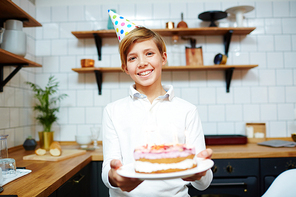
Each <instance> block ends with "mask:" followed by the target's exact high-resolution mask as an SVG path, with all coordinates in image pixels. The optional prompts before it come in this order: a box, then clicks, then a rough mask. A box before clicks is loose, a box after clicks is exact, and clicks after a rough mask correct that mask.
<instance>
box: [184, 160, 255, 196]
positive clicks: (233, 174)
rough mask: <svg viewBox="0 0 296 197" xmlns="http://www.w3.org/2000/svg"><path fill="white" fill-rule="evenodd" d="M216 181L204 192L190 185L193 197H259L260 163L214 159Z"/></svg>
mask: <svg viewBox="0 0 296 197" xmlns="http://www.w3.org/2000/svg"><path fill="white" fill-rule="evenodd" d="M214 163H215V164H214V166H213V168H212V171H213V175H214V179H213V181H212V183H211V185H210V186H209V188H207V189H206V190H204V191H198V190H197V189H195V188H194V187H193V186H191V185H188V188H189V195H190V196H191V197H208V196H215V197H250V196H252V197H258V196H259V171H258V169H259V161H258V160H257V159H227V160H225V159H214Z"/></svg>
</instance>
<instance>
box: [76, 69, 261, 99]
mask: <svg viewBox="0 0 296 197" xmlns="http://www.w3.org/2000/svg"><path fill="white" fill-rule="evenodd" d="M257 66H258V65H255V64H254V65H209V66H165V67H163V68H162V70H163V71H193V70H196V71H202V70H224V72H225V82H226V92H229V87H230V83H231V79H232V73H233V71H234V69H238V70H242V69H251V68H255V67H257ZM72 70H73V71H75V72H77V73H93V72H94V73H95V75H96V79H97V84H98V89H99V95H101V94H102V73H107V72H123V71H122V69H121V68H120V67H92V68H72Z"/></svg>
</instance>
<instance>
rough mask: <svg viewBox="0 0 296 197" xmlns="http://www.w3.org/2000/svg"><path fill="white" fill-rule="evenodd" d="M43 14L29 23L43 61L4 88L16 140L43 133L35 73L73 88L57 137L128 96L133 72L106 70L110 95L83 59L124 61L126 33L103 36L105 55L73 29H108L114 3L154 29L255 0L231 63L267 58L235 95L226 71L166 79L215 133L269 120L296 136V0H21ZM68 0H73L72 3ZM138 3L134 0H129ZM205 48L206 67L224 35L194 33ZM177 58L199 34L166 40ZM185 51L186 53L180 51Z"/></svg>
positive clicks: (236, 86)
mask: <svg viewBox="0 0 296 197" xmlns="http://www.w3.org/2000/svg"><path fill="white" fill-rule="evenodd" d="M14 2H15V3H17V4H18V5H19V6H20V7H22V8H23V9H24V10H25V11H27V12H28V13H29V14H30V15H32V16H33V17H35V18H36V19H37V21H38V22H40V23H42V27H36V28H24V31H25V32H26V33H27V35H28V47H27V49H28V50H27V51H28V54H27V55H26V58H28V59H31V60H33V61H36V62H38V63H40V64H42V65H43V67H42V68H23V69H22V70H21V71H20V72H19V73H18V74H17V75H16V76H15V77H14V78H13V79H12V80H11V81H10V82H9V83H8V84H7V85H6V86H5V87H4V92H3V93H0V132H1V133H6V134H9V137H8V139H9V142H8V143H9V147H12V146H16V145H20V144H22V143H23V141H24V140H25V138H26V137H27V136H28V135H33V136H34V137H35V138H36V139H37V140H38V136H37V131H41V130H42V127H41V126H40V125H38V124H36V121H35V119H34V111H33V108H32V106H33V105H34V100H33V93H32V91H31V90H30V89H29V88H28V86H26V85H25V83H24V82H25V81H31V82H36V83H38V84H39V85H41V86H44V85H45V84H46V83H47V80H48V77H49V76H50V75H55V76H56V78H57V79H58V80H59V81H60V90H61V92H62V93H66V94H68V95H69V97H67V98H66V99H64V100H63V101H62V103H61V108H60V112H59V115H58V116H59V120H58V122H57V123H55V124H54V127H53V130H54V131H55V140H61V141H73V140H75V137H74V136H75V135H76V134H79V133H90V127H91V126H93V125H101V118H102V112H103V109H104V107H105V106H106V104H107V103H109V102H112V101H115V100H117V99H119V98H122V97H125V96H127V95H128V87H129V86H130V85H131V84H132V80H131V79H130V78H129V76H128V75H126V74H125V73H120V72H119V73H104V74H103V86H102V95H98V89H97V84H96V79H95V76H94V74H92V73H91V74H78V73H76V72H73V71H72V70H71V69H72V68H78V67H80V59H82V58H93V59H95V61H96V62H95V66H96V67H119V66H120V58H119V54H118V41H117V39H116V38H108V39H103V47H102V61H98V56H97V50H96V47H95V43H94V40H93V39H77V38H76V37H74V36H73V35H72V34H71V31H81V30H98V29H106V28H107V22H108V14H107V10H108V9H110V8H112V9H115V10H116V11H117V13H119V14H121V15H124V16H126V17H127V18H129V19H131V20H132V21H133V22H135V23H137V24H139V25H144V26H146V27H149V28H165V23H166V22H167V21H173V22H175V25H176V24H177V23H178V22H180V20H181V17H180V15H181V12H183V13H184V21H186V22H187V24H188V26H189V27H191V28H193V27H206V26H208V25H209V23H207V22H203V21H201V20H199V19H198V18H197V16H198V14H199V13H201V12H204V11H208V10H226V9H227V8H229V7H232V6H237V5H252V6H254V7H255V9H254V10H253V11H252V12H249V13H246V14H245V20H244V26H247V27H256V29H255V30H254V31H253V32H252V33H251V34H248V35H242V36H237V35H233V36H232V42H231V44H230V50H229V58H228V62H227V64H258V65H259V67H257V68H254V69H250V70H242V71H238V70H235V71H234V73H233V80H232V82H231V86H230V92H229V93H226V87H225V80H224V72H223V71H191V72H187V71H179V72H164V73H163V77H162V79H163V84H172V85H174V88H175V90H176V95H177V96H179V97H181V98H183V99H185V100H188V101H189V102H191V103H193V104H195V105H196V106H197V107H198V110H199V113H200V116H201V119H202V123H203V128H204V133H205V134H244V133H245V123H246V122H265V123H266V125H267V136H268V137H288V136H290V133H291V132H296V120H295V119H294V118H295V114H294V108H296V63H295V60H294V59H295V57H296V2H295V1H261V0H259V1H253V2H249V1H244V2H240V1H238V2H234V1H223V2H222V1H221V2H215V3H213V2H206V3H204V2H202V1H196V2H192V1H189V0H188V2H186V1H181V0H180V1H174V2H173V3H169V1H162V2H157V1H152V3H134V1H132V0H130V1H125V4H120V3H113V4H111V3H108V4H106V3H101V4H100V3H97V4H95V2H96V1H91V2H92V3H85V4H84V5H83V4H82V2H84V1H74V2H75V3H73V4H71V5H66V4H63V3H59V4H56V5H54V4H53V2H57V1H51V2H50V1H40V2H42V3H39V4H38V2H39V1H38V0H36V6H35V5H33V4H32V3H31V2H30V1H28V0H14ZM65 2H67V1H65ZM77 2H80V4H79V3H77ZM126 2H129V3H126ZM217 24H219V26H220V27H229V26H230V27H231V26H236V23H235V20H234V19H231V18H228V19H222V20H219V21H217ZM192 37H194V38H195V39H196V40H197V46H202V49H203V58H204V64H205V65H212V64H213V58H214V56H215V55H216V54H217V53H223V52H224V46H223V37H222V36H192ZM164 39H165V41H166V44H167V50H168V62H169V65H179V64H181V65H185V46H189V42H188V41H185V40H181V39H180V40H179V41H178V43H177V44H174V42H173V40H172V38H171V37H165V38H164ZM176 57H177V58H176ZM13 69H14V68H11V67H5V70H4V71H5V76H7V75H8V74H9V73H10V72H11V71H12V70H13Z"/></svg>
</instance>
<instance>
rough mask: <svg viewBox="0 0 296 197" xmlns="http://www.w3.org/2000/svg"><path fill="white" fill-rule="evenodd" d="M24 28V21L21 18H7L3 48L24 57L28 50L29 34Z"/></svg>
mask: <svg viewBox="0 0 296 197" xmlns="http://www.w3.org/2000/svg"><path fill="white" fill-rule="evenodd" d="M22 30H23V22H22V21H19V20H7V21H6V22H5V31H4V33H3V39H2V44H1V48H2V49H4V50H6V51H9V52H11V53H14V54H16V55H19V56H22V57H24V56H25V55H26V52H27V46H26V43H27V36H26V34H25V32H23V31H22Z"/></svg>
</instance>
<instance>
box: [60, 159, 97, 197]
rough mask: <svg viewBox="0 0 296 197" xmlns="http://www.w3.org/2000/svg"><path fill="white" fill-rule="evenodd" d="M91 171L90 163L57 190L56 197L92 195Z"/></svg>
mask: <svg viewBox="0 0 296 197" xmlns="http://www.w3.org/2000/svg"><path fill="white" fill-rule="evenodd" d="M91 171H92V169H91V163H89V164H88V165H86V166H85V167H84V168H82V169H81V170H80V171H79V172H78V173H76V174H75V175H74V176H73V177H72V178H70V179H69V180H68V181H67V182H65V183H64V184H63V185H62V186H61V187H59V188H58V189H57V190H56V197H75V196H77V197H78V196H80V197H81V196H85V197H87V196H90V193H91V187H90V185H91V184H90V183H91Z"/></svg>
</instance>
